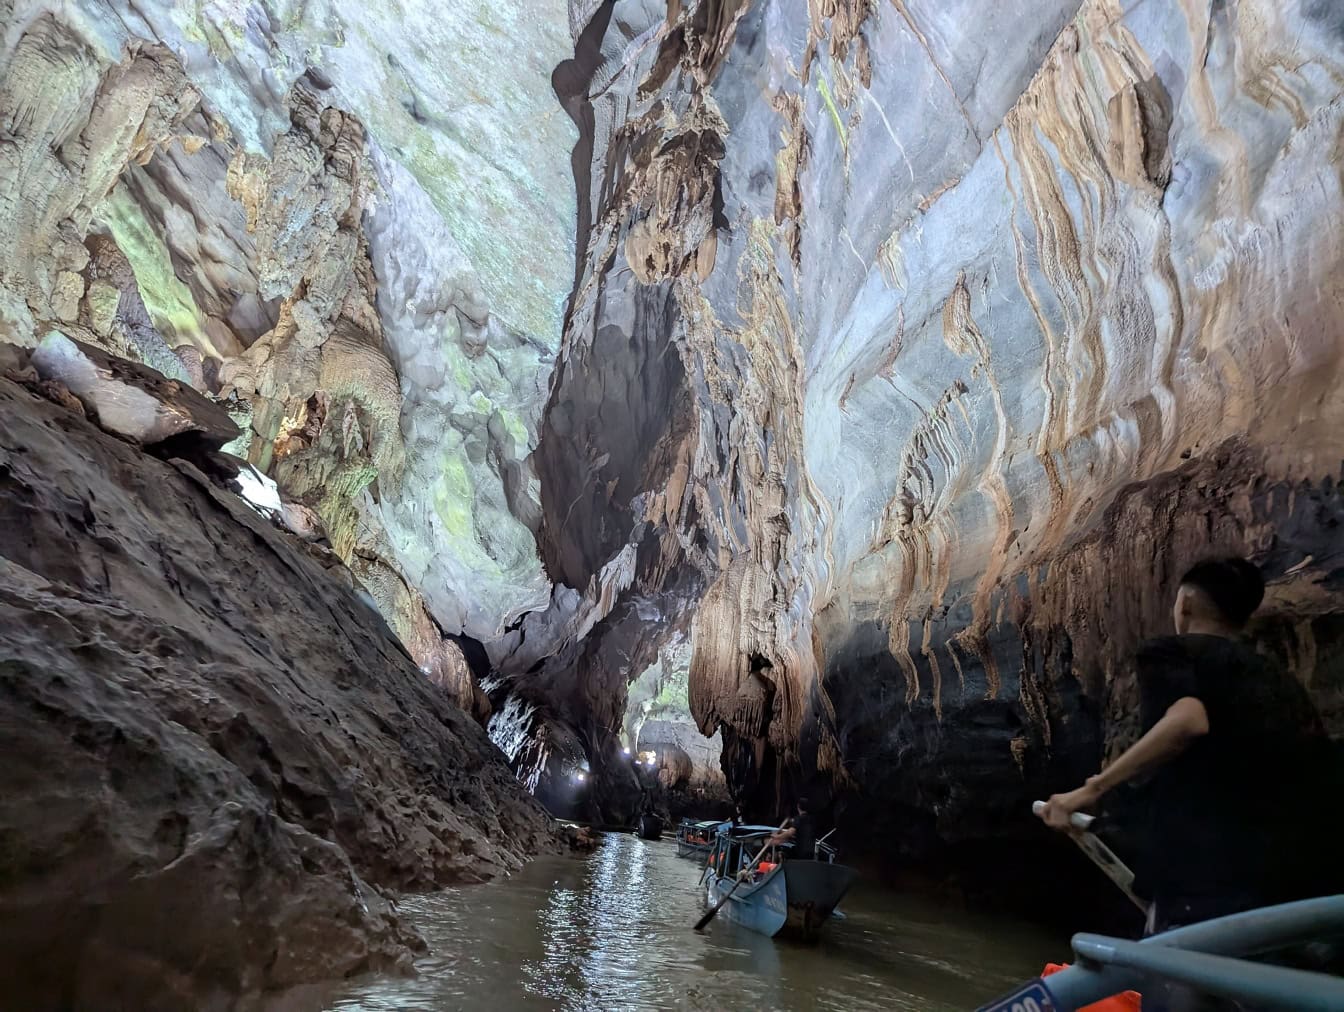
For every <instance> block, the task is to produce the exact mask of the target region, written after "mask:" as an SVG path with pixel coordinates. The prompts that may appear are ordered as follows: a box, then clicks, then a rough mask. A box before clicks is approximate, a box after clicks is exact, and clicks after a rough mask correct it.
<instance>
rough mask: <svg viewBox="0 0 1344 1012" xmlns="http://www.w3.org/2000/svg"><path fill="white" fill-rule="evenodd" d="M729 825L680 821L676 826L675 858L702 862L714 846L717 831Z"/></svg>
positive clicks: (713, 822) (718, 822)
mask: <svg viewBox="0 0 1344 1012" xmlns="http://www.w3.org/2000/svg"><path fill="white" fill-rule="evenodd" d="M727 825H730V823H727V822H722V821H717V820H714V819H710V820H708V821H705V822H694V821H692V820H691V819H682V820H681V824H680V825H679V826H677V857H692V858H698V859H699V860H701V861H703V860H704V859H705V857H706V856H708V854H709V852H710V850H711V849H712V848H713V846H714V839H715V836H716V834H717V833H718V831H719V829H720V828H721V827H723V826H727Z"/></svg>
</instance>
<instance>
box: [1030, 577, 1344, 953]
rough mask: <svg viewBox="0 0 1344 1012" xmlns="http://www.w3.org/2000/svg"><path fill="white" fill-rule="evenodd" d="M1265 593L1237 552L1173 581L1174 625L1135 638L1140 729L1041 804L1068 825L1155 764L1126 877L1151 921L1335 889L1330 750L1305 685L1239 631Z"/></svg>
mask: <svg viewBox="0 0 1344 1012" xmlns="http://www.w3.org/2000/svg"><path fill="white" fill-rule="evenodd" d="M1263 597H1264V580H1263V579H1262V578H1261V576H1260V573H1259V570H1257V569H1256V568H1255V566H1253V565H1252V564H1251V563H1249V562H1247V561H1246V560H1245V559H1237V558H1232V559H1219V560H1214V561H1209V562H1203V563H1200V564H1199V565H1197V566H1195V567H1194V568H1193V569H1191V570H1190V571H1189V572H1188V573H1186V574H1185V576H1184V577H1183V578H1182V580H1181V585H1180V590H1179V592H1178V593H1177V597H1176V606H1175V622H1176V632H1177V635H1175V636H1166V637H1161V638H1159V639H1155V640H1149V641H1148V642H1146V643H1144V644H1143V646H1142V647H1141V648H1140V649H1139V652H1138V656H1137V658H1136V660H1137V673H1138V683H1139V694H1140V717H1141V723H1142V727H1143V731H1144V734H1143V737H1142V738H1140V739H1139V741H1138V742H1137V743H1135V744H1134V745H1133V746H1132V747H1130V748H1129V749H1128V750H1127V751H1125V752H1124V753H1123V754H1122V755H1121V756H1120V757H1119V758H1118V759H1116V760H1115V762H1113V763H1111V765H1110V766H1108V767H1107V768H1106V769H1105V770H1103V771H1102V772H1101V773H1100V774H1098V775H1096V776H1094V777H1090V778H1088V780H1087V783H1086V784H1085V785H1084V786H1082V787H1080V788H1078V789H1077V790H1075V791H1070V792H1069V793H1067V794H1057V795H1055V796H1054V797H1052V798H1051V799H1050V801H1049V803H1048V804H1047V805H1046V808H1045V811H1044V812H1043V813H1042V815H1041V817H1042V818H1043V819H1044V820H1045V822H1046V823H1047V824H1049V825H1050V826H1052V827H1054V828H1056V829H1067V827H1068V824H1069V818H1070V816H1071V815H1072V814H1073V813H1074V812H1077V811H1080V810H1082V809H1087V808H1091V807H1092V806H1093V805H1095V804H1096V803H1097V802H1098V801H1099V800H1100V799H1101V798H1102V796H1103V795H1105V794H1106V793H1107V792H1108V791H1109V790H1111V789H1112V788H1114V787H1116V786H1118V785H1120V784H1122V783H1125V782H1127V781H1130V780H1132V779H1135V778H1137V777H1141V776H1144V775H1149V774H1151V792H1152V794H1151V805H1150V806H1149V811H1150V813H1151V825H1150V826H1149V827H1148V834H1147V836H1148V839H1147V846H1146V848H1145V850H1146V851H1147V853H1146V854H1145V856H1144V858H1143V859H1142V860H1141V861H1140V862H1138V866H1137V872H1138V875H1137V879H1136V882H1135V886H1136V889H1138V890H1139V891H1140V892H1141V893H1143V894H1144V895H1146V896H1150V897H1151V898H1152V901H1153V911H1152V916H1151V919H1150V924H1149V930H1150V932H1156V931H1164V930H1167V929H1169V928H1174V927H1178V926H1181V925H1184V924H1191V923H1194V922H1197V921H1203V920H1208V919H1210V918H1213V917H1220V916H1223V915H1225V914H1231V913H1236V912H1239V911H1242V910H1248V909H1252V908H1254V907H1258V906H1264V905H1266V904H1271V903H1277V902H1286V901H1288V900H1293V899H1301V898H1305V897H1308V896H1317V895H1322V894H1324V893H1330V892H1334V891H1336V889H1337V887H1338V884H1339V874H1338V871H1337V866H1338V864H1339V861H1338V860H1336V859H1335V857H1334V855H1332V854H1331V853H1330V849H1331V848H1332V847H1334V846H1337V838H1335V839H1332V837H1334V832H1333V830H1334V827H1335V825H1336V824H1337V822H1338V817H1337V816H1336V815H1335V812H1334V811H1333V810H1334V809H1336V808H1337V807H1338V805H1339V799H1338V798H1336V797H1333V796H1331V792H1329V791H1328V790H1325V789H1324V788H1322V787H1321V786H1320V785H1322V784H1327V783H1332V782H1337V780H1336V778H1335V766H1336V759H1335V751H1334V749H1333V747H1332V745H1331V743H1330V740H1329V739H1328V738H1327V737H1326V735H1325V733H1324V730H1323V727H1322V723H1321V719H1320V716H1319V714H1318V713H1317V712H1316V709H1315V707H1314V706H1313V705H1312V703H1311V700H1310V698H1309V697H1308V695H1307V692H1306V690H1305V689H1304V688H1303V687H1302V685H1301V683H1300V682H1298V681H1297V680H1296V679H1295V678H1293V677H1292V676H1291V675H1289V674H1287V673H1286V672H1284V671H1283V670H1282V669H1281V668H1279V667H1278V666H1277V665H1275V664H1273V663H1272V662H1270V661H1268V660H1267V659H1265V658H1263V657H1261V656H1260V655H1258V654H1256V653H1255V652H1254V651H1253V650H1252V649H1251V648H1250V647H1249V646H1247V645H1246V644H1245V643H1244V642H1242V641H1241V640H1240V639H1239V636H1240V633H1241V630H1242V629H1243V628H1244V627H1245V625H1246V623H1247V621H1248V620H1249V619H1250V617H1251V614H1252V613H1253V612H1254V611H1255V609H1256V608H1258V607H1259V605H1260V602H1261V600H1262V599H1263Z"/></svg>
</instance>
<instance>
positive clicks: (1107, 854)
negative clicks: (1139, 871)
mask: <svg viewBox="0 0 1344 1012" xmlns="http://www.w3.org/2000/svg"><path fill="white" fill-rule="evenodd" d="M1031 810H1032V812H1033V813H1035V814H1036V815H1040V814H1041V812H1043V811H1045V802H1044V801H1036V802H1033V803H1032V806H1031ZM1095 821H1096V817H1095V816H1091V815H1084V814H1083V813H1082V812H1074V813H1073V815H1072V816H1070V818H1069V828H1070V829H1071V830H1072V832H1070V833H1069V835H1070V836H1072V837H1073V842H1074V843H1076V844H1078V847H1079V849H1081V850H1082V852H1083V853H1084V854H1086V855H1087V856H1088V857H1089V858H1090V859H1091V861H1092V863H1093V864H1095V865H1096V866H1097V867H1098V868H1100V869H1101V870H1102V871H1103V872H1104V873H1105V875H1106V877H1107V878H1108V879H1110V880H1111V881H1112V882H1114V883H1115V884H1116V885H1117V886H1119V887H1120V891H1121V892H1123V893H1124V894H1125V895H1126V896H1128V897H1129V898H1130V900H1132V901H1133V903H1134V905H1135V906H1136V907H1138V908H1139V909H1140V910H1142V911H1143V912H1144V913H1145V914H1146V913H1148V904H1147V903H1145V902H1144V901H1143V900H1141V899H1139V897H1137V896H1135V895H1134V873H1133V872H1132V871H1130V870H1129V867H1128V866H1127V865H1126V864H1125V862H1124V861H1121V860H1120V859H1119V858H1118V857H1116V856H1115V851H1113V850H1111V848H1110V847H1108V846H1106V844H1104V843H1102V842H1101V841H1100V840H1099V839H1097V838H1096V837H1095V836H1093V835H1092V834H1091V833H1089V832H1088V830H1089V829H1091V828H1092V823H1094V822H1095Z"/></svg>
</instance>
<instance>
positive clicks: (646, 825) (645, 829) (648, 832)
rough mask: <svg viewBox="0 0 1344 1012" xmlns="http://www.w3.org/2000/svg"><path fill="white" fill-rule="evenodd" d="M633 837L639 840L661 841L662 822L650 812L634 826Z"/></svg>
mask: <svg viewBox="0 0 1344 1012" xmlns="http://www.w3.org/2000/svg"><path fill="white" fill-rule="evenodd" d="M635 835H636V836H638V837H639V838H640V839H641V840H661V839H662V838H663V820H662V819H660V818H658V816H656V815H653V814H652V813H650V812H645V813H644V814H643V815H641V816H640V817H639V822H638V823H637V824H636V825H635Z"/></svg>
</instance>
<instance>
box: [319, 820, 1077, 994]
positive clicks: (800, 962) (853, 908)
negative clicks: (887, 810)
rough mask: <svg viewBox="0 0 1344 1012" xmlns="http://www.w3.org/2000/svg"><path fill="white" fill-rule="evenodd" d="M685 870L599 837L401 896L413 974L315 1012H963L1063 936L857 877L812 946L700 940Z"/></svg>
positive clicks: (646, 849)
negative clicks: (580, 846) (487, 879)
mask: <svg viewBox="0 0 1344 1012" xmlns="http://www.w3.org/2000/svg"><path fill="white" fill-rule="evenodd" d="M696 872H697V869H696V865H695V864H694V863H693V862H691V861H687V860H681V859H679V858H677V856H676V845H675V844H674V843H673V842H672V841H670V840H664V841H662V842H658V843H648V842H645V841H642V840H638V839H636V838H635V837H633V836H629V835H608V836H607V837H605V839H604V840H603V842H602V845H601V846H600V847H599V848H598V849H597V850H596V851H595V852H593V853H592V854H590V855H587V856H585V857H567V858H543V859H539V860H537V861H534V862H533V863H532V864H530V865H529V866H528V867H527V868H526V869H524V870H523V871H522V872H521V873H519V874H518V875H516V876H515V877H514V878H512V879H510V880H508V881H502V882H495V883H492V884H489V885H484V886H473V887H466V888H462V889H457V890H453V891H450V892H446V893H442V894H438V895H434V896H415V897H407V898H406V899H405V900H404V901H403V903H402V909H403V911H404V912H405V913H406V914H407V915H408V916H409V917H410V919H411V920H412V921H413V922H414V923H415V924H416V926H417V927H418V928H419V929H420V931H421V932H422V933H423V934H424V936H425V938H426V940H427V941H428V942H429V946H430V952H429V954H428V955H426V956H425V957H423V958H422V959H421V960H420V961H419V962H418V963H417V968H418V970H419V976H418V977H415V978H410V979H404V978H395V979H394V978H378V979H366V980H362V981H355V982H353V983H352V985H351V986H350V987H349V989H348V990H346V991H344V992H341V993H339V994H338V995H337V996H336V997H334V998H333V999H332V1000H331V1001H330V1002H329V1003H328V1005H327V1007H328V1008H330V1009H332V1010H339V1012H392V1010H398V1012H400V1010H411V1009H414V1010H426V1012H428V1010H450V1009H487V1008H488V1009H494V1010H499V1012H504V1010H525V1009H537V1010H541V1009H546V1010H564V1012H589V1010H593V1012H598V1010H601V1012H607V1010H617V1009H621V1010H624V1009H641V1010H642V1009H697V1010H701V1009H702V1010H728V1009H750V1010H766V1009H798V1010H836V1012H841V1010H843V1012H859V1010H866V1009H874V1010H875V1009H885V1010H891V1009H908V1010H912V1012H915V1010H917V1012H935V1010H954V1009H955V1010H965V1009H972V1008H975V1007H976V1006H977V1005H978V1004H979V1003H980V1002H982V1001H984V1000H987V999H989V998H991V997H994V996H995V995H996V994H998V993H1000V992H1002V991H1004V990H1005V989H1007V988H1008V987H1010V986H1011V985H1013V984H1014V983H1017V982H1019V981H1021V980H1022V979H1024V978H1026V977H1029V976H1032V975H1034V974H1036V973H1039V972H1040V969H1041V967H1042V965H1043V964H1044V963H1045V962H1047V960H1049V959H1051V958H1060V957H1062V956H1064V955H1066V954H1067V952H1068V947H1067V944H1066V940H1065V939H1063V938H1060V937H1057V936H1054V935H1051V934H1049V933H1046V932H1044V931H1042V929H1040V928H1037V927H1033V926H1031V925H1028V924H1023V923H1017V922H1012V921H1008V920H1004V919H1002V918H997V919H996V918H988V917H981V916H977V915H974V914H969V913H967V912H965V911H963V910H960V909H958V908H957V907H956V906H955V905H950V904H940V903H938V902H937V901H935V900H931V899H928V898H923V897H920V898H911V897H909V896H905V895H902V894H900V893H896V892H893V891H889V890H885V889H881V888H878V887H875V886H873V885H872V884H871V883H866V882H864V880H863V879H860V881H859V883H858V885H857V886H856V887H855V890H854V891H853V892H852V893H851V895H850V896H849V898H848V899H847V900H846V902H845V903H843V904H842V909H843V910H844V912H845V913H846V915H847V918H846V919H845V920H844V921H837V922H834V923H832V924H831V925H830V926H829V927H828V929H827V931H828V934H827V935H826V936H824V937H823V939H822V940H821V942H820V943H819V944H817V945H815V946H806V947H804V946H800V945H794V944H789V943H787V942H776V941H773V940H771V939H768V938H764V937H762V936H759V935H754V934H752V933H750V932H747V931H744V930H742V929H740V928H737V927H735V926H733V925H731V924H728V923H727V922H725V921H723V920H722V919H717V920H715V921H714V922H712V923H711V924H710V926H709V929H708V930H707V931H706V932H705V933H704V934H702V935H697V934H695V933H694V932H693V931H692V930H691V925H692V924H694V923H695V921H696V919H697V918H698V917H699V916H700V914H701V913H702V911H703V908H702V906H701V902H700V892H699V890H698V889H697V888H696Z"/></svg>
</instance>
